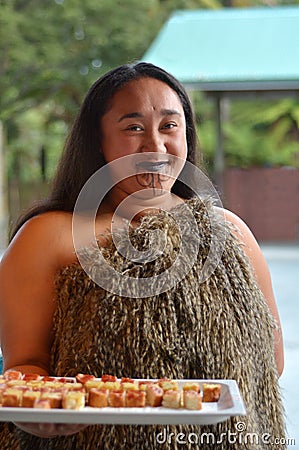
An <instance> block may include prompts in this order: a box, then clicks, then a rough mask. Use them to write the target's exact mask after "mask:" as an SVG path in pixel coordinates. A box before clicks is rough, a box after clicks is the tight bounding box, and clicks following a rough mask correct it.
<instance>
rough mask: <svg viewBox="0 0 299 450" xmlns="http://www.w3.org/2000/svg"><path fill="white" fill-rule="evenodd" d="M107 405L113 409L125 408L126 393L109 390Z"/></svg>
mask: <svg viewBox="0 0 299 450" xmlns="http://www.w3.org/2000/svg"><path fill="white" fill-rule="evenodd" d="M108 404H109V406H112V407H113V408H121V407H124V406H126V391H120V390H119V391H118V390H117V391H113V390H110V392H109V397H108Z"/></svg>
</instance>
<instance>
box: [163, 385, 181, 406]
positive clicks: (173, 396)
mask: <svg viewBox="0 0 299 450" xmlns="http://www.w3.org/2000/svg"><path fill="white" fill-rule="evenodd" d="M162 406H164V407H165V408H173V409H178V408H180V407H181V391H179V390H176V389H169V390H167V391H165V392H164V395H163V400H162Z"/></svg>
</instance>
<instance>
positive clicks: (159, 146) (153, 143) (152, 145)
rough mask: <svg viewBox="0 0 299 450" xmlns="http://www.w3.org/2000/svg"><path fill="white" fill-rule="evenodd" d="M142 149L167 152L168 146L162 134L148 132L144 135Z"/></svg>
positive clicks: (143, 150) (144, 150)
mask: <svg viewBox="0 0 299 450" xmlns="http://www.w3.org/2000/svg"><path fill="white" fill-rule="evenodd" d="M140 151H142V152H157V153H166V152H167V148H166V145H165V142H164V139H163V137H162V136H159V134H158V133H148V134H147V135H145V136H144V139H143V142H142V145H141V148H140Z"/></svg>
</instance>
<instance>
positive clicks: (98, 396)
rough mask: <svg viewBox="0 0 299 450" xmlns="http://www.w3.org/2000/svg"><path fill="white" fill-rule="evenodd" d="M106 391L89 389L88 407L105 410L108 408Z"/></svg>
mask: <svg viewBox="0 0 299 450" xmlns="http://www.w3.org/2000/svg"><path fill="white" fill-rule="evenodd" d="M108 392H109V391H108V389H97V388H91V389H90V391H89V395H88V406H92V407H93V408H105V407H106V406H108Z"/></svg>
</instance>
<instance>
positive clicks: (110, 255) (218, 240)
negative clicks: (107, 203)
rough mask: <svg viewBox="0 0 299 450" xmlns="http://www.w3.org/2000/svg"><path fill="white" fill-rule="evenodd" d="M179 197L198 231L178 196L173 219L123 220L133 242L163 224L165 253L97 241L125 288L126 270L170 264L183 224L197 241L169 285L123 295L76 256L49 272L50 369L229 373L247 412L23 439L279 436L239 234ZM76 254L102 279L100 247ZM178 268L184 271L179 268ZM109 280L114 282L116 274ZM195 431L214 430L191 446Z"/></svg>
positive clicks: (265, 316)
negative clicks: (131, 254) (52, 301)
mask: <svg viewBox="0 0 299 450" xmlns="http://www.w3.org/2000/svg"><path fill="white" fill-rule="evenodd" d="M186 204H187V205H188V207H189V208H190V210H191V211H192V215H193V216H194V218H195V220H196V224H197V231H196V235H195V234H194V232H193V231H192V233H190V224H189V219H186V220H184V214H181V213H180V207H178V215H179V217H180V218H181V221H180V227H179V228H180V230H179V229H178V227H177V225H176V221H175V220H174V218H173V216H172V215H171V214H168V213H166V212H161V213H157V214H150V215H147V216H145V217H144V218H143V219H142V221H141V223H140V224H139V225H138V226H137V227H131V228H130V230H129V235H130V242H131V244H132V245H134V247H135V248H137V249H138V250H139V251H140V252H145V251H146V250H148V249H149V245H150V246H153V245H152V242H151V240H150V235H151V231H152V230H156V229H159V230H160V231H161V232H162V234H160V236H162V238H163V239H162V241H163V246H164V248H163V253H161V254H158V256H157V254H156V256H157V257H156V258H155V259H151V258H148V257H147V258H144V259H142V257H140V258H139V259H138V261H135V262H133V261H130V260H128V259H127V258H126V257H125V256H123V255H121V254H120V253H119V251H118V250H117V249H116V247H115V244H114V242H113V240H112V239H110V240H109V239H108V242H107V245H105V247H102V248H101V251H102V255H103V256H104V258H105V260H106V261H108V262H109V264H110V266H113V267H114V268H115V270H117V271H118V272H119V273H121V274H122V280H123V281H122V283H123V286H121V287H120V286H119V283H120V281H119V279H117V278H115V283H118V285H117V289H116V290H117V292H119V289H123V291H122V292H124V293H125V292H126V289H127V284H126V283H127V281H128V278H127V277H135V278H138V279H139V278H140V279H141V278H148V279H149V280H150V282H153V283H155V278H153V277H154V276H156V275H158V274H162V273H163V272H165V270H167V269H169V268H171V267H172V266H173V264H174V261H175V260H176V259H177V258H178V255H179V254H180V245H181V241H182V239H181V237H180V233H182V232H183V233H186V235H188V240H189V242H190V245H191V247H192V246H193V247H194V246H195V245H198V252H197V254H196V259H195V262H194V264H193V265H192V267H191V268H190V270H185V266H186V265H187V266H188V252H187V254H186V252H185V253H184V252H183V253H184V254H183V256H182V259H181V260H180V264H179V265H178V266H179V267H177V268H176V269H175V270H174V271H173V272H172V273H171V274H170V276H173V277H175V278H174V280H172V282H169V280H168V282H169V288H168V289H167V290H166V291H163V290H161V293H159V294H157V295H151V296H149V297H146V296H144V295H143V293H142V292H141V294H140V293H139V294H140V297H139V298H138V297H136V296H135V294H136V293H135V294H134V295H131V296H127V297H126V296H123V295H119V294H115V293H113V292H109V291H107V290H105V289H104V288H102V287H101V286H98V285H97V284H96V283H95V282H94V281H92V280H91V279H90V278H89V276H88V275H87V274H86V272H85V271H84V270H83V269H82V267H81V266H80V265H79V264H73V265H71V266H68V267H65V268H63V269H62V270H61V271H60V272H59V273H58V274H57V278H56V287H57V289H56V293H57V295H56V302H57V308H56V312H55V316H54V340H53V347H52V361H51V374H54V375H58V376H66V375H68V376H75V375H76V374H77V373H78V372H81V373H92V374H94V375H96V376H99V377H100V376H101V375H102V374H103V373H110V374H114V375H117V376H124V377H133V378H160V377H170V378H181V379H182V378H197V379H202V378H209V379H214V378H215V379H225V378H226V379H235V380H237V382H238V385H239V388H240V390H241V393H242V395H243V398H244V401H245V405H246V409H247V415H246V417H234V418H231V419H230V420H228V421H226V422H223V423H220V424H217V425H212V426H202V427H199V426H195V425H194V426H186V425H181V426H164V425H161V426H141V425H134V426H133V425H132V426H131V425H130V426H122V425H115V426H108V425H104V426H90V427H88V428H87V429H85V430H83V431H82V432H80V433H78V434H76V435H74V436H70V437H57V438H53V439H40V438H37V437H33V436H30V435H26V433H23V432H20V431H18V432H17V433H16V434H15V436H16V437H15V438H14V439H16V441H14V442H17V441H18V439H20V442H21V447H20V448H21V449H27V450H29V449H30V450H32V449H34V450H38V449H45V450H46V449H47V450H50V449H51V450H62V449H63V450H68V449H69V450H73V449H78V450H96V449H105V450H114V449H115V450H121V449H124V450H133V449H135V450H143V449H144V450H147V449H151V450H154V449H161V450H162V449H169V450H170V449H171V450H172V449H181V448H184V449H185V448H186V449H187V448H188V449H189V448H190V449H194V448H200V449H216V450H229V449H233V450H244V449H259V450H262V449H268V448H269V445H268V444H267V443H263V442H262V438H261V437H262V436H263V435H264V434H265V433H267V434H268V435H270V436H271V440H272V441H274V439H275V438H283V437H284V436H285V431H284V420H283V408H282V402H281V398H280V392H279V387H278V377H277V371H276V366H275V359H274V343H273V329H274V327H275V323H274V321H273V318H272V316H271V315H270V313H269V310H268V307H267V305H266V302H265V300H264V298H263V296H262V294H261V292H260V290H259V288H258V286H257V284H256V282H255V278H254V275H253V274H252V270H251V267H250V265H249V263H248V261H247V258H246V257H245V255H244V252H243V250H242V243H241V239H242V237H241V236H240V240H237V239H236V237H235V233H232V232H231V230H230V228H229V227H228V225H227V224H225V222H224V221H223V220H222V219H221V215H219V213H217V211H216V210H215V209H214V208H213V206H211V205H210V204H209V202H204V203H202V202H200V201H199V200H197V199H195V200H194V199H193V200H190V201H187V202H186ZM122 233H123V232H122V231H121V230H120V231H119V233H118V241H119V242H120V245H121V246H122V245H123V247H125V246H126V245H127V241H128V240H127V237H125V236H123V239H122ZM193 241H194V242H193ZM212 242H213V245H214V251H213V252H212V253H211V251H210V250H211V243H212ZM219 252H220V255H221V258H220V260H219V261H218V263H217V267H216V268H214V270H211V271H210V272H211V273H210V275H209V276H208V277H207V279H202V278H201V275H202V272H203V268H204V267H205V263H206V261H207V258H210V260H211V261H212V263H213V259H214V260H216V259H217V256H219ZM82 255H83V257H84V258H85V259H84V261H85V264H86V267H87V266H88V269H89V270H90V271H91V272H92V273H94V274H96V273H97V272H98V271H100V272H101V277H102V278H101V279H105V270H106V269H105V265H103V262H102V259H101V258H99V257H98V255H99V249H98V248H85V249H83V250H82ZM150 259H151V260H150ZM149 260H150V261H149ZM211 261H210V263H211ZM212 265H213V264H212ZM184 271H185V272H187V273H186V274H185V276H183V277H182V273H183V272H184ZM107 276H109V271H108V272H107ZM180 278H182V279H181V280H180ZM176 280H180V281H176ZM109 282H111V283H112V287H113V282H114V281H113V279H112V280H109ZM158 283H159V282H158ZM157 286H159V284H158V285H157ZM115 288H116V287H115ZM112 290H113V289H112ZM238 421H242V422H244V424H245V427H246V429H245V431H243V432H242V431H238V430H237V428H236V424H237V423H238ZM229 431H230V432H231V433H236V439H235V442H233V439H232V438H230V439H229V438H228V434H229ZM161 432H162V433H164V434H163V436H165V435H166V436H167V439H166V442H164V443H158V441H157V436H158V433H161ZM181 432H182V433H184V434H185V436H186V444H185V445H184V446H182V445H181V444H179V443H177V440H176V437H177V436H178V434H179V433H181ZM171 433H174V434H173V435H171ZM190 433H194V435H191V434H190ZM203 433H213V436H214V438H215V442H214V443H211V441H210V443H203V444H202V445H198V446H196V445H195V444H194V442H200V441H199V440H198V441H196V439H195V435H196V436H198V439H199V438H200V436H201V435H203ZM221 433H223V435H222V436H223V437H222V439H221V440H220V436H221ZM242 433H243V437H244V436H245V433H254V435H256V436H259V442H258V443H257V441H256V440H255V439H247V440H246V442H244V439H245V438H244V439H243V437H242V436H241V434H242ZM161 436H162V435H160V442H161ZM180 436H182V435H180ZM188 436H193V438H192V439H193V440H192V439H189V440H190V442H189V440H188ZM217 439H218V440H219V442H218V443H216V440H217ZM192 442H193V443H192ZM2 448H3V449H4V448H8V447H1V449H2ZM9 448H10V449H11V448H18V447H9ZM275 448H276V449H277V450H278V449H284V448H285V446H284V445H277V446H275Z"/></svg>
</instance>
